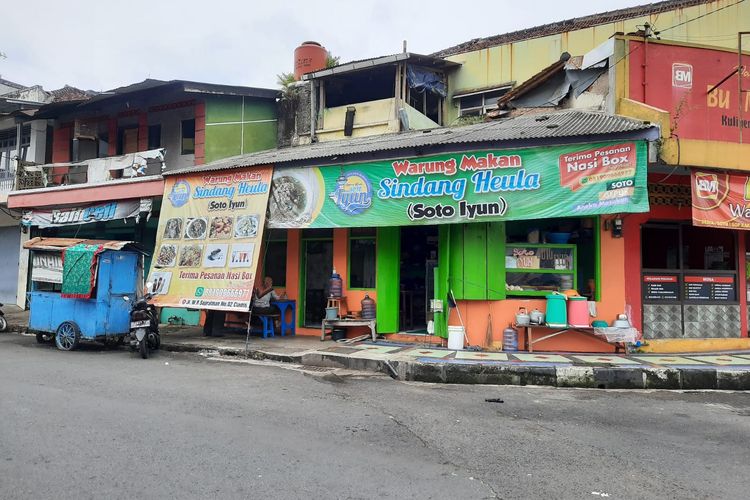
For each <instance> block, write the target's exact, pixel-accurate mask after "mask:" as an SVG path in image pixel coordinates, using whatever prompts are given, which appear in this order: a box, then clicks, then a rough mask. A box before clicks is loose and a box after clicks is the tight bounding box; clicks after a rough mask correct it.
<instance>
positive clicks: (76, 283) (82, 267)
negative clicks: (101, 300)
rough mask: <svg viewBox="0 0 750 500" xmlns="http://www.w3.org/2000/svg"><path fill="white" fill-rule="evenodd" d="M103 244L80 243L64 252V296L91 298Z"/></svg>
mask: <svg viewBox="0 0 750 500" xmlns="http://www.w3.org/2000/svg"><path fill="white" fill-rule="evenodd" d="M102 250H103V247H102V246H101V245H86V244H84V243H79V244H78V245H75V246H72V247H70V248H67V249H65V251H64V252H63V255H62V258H63V280H62V293H61V296H62V297H64V298H72V299H90V298H91V293H92V292H93V290H94V284H95V283H96V265H97V257H98V255H99V254H100V253H101V252H102Z"/></svg>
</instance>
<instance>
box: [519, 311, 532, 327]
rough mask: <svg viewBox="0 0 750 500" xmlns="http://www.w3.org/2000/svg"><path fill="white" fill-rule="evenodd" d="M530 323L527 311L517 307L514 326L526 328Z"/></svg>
mask: <svg viewBox="0 0 750 500" xmlns="http://www.w3.org/2000/svg"><path fill="white" fill-rule="evenodd" d="M530 321H531V317H530V316H529V311H527V310H526V308H525V307H519V308H518V312H517V313H516V324H517V325H518V326H528V325H529V322H530Z"/></svg>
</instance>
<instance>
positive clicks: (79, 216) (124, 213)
mask: <svg viewBox="0 0 750 500" xmlns="http://www.w3.org/2000/svg"><path fill="white" fill-rule="evenodd" d="M150 211H151V198H143V199H135V200H117V201H108V202H104V203H96V204H91V205H84V206H81V207H69V208H59V209H52V210H29V211H28V212H25V213H24V214H23V219H21V224H23V225H24V226H39V227H59V226H69V225H72V224H90V223H92V222H106V221H109V220H117V219H127V218H128V217H138V216H139V215H140V214H141V212H150Z"/></svg>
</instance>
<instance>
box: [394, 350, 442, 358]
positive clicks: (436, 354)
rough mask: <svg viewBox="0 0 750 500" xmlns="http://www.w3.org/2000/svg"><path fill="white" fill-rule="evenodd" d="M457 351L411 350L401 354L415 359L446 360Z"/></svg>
mask: <svg viewBox="0 0 750 500" xmlns="http://www.w3.org/2000/svg"><path fill="white" fill-rule="evenodd" d="M454 352H456V351H444V350H442V349H409V350H408V351H404V352H402V353H400V354H405V355H407V356H414V357H415V358H444V357H446V356H449V355H451V354H453V353H454Z"/></svg>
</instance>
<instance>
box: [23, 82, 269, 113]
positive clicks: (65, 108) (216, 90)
mask: <svg viewBox="0 0 750 500" xmlns="http://www.w3.org/2000/svg"><path fill="white" fill-rule="evenodd" d="M170 89H171V90H178V91H182V92H186V93H197V94H215V95H237V96H245V97H255V98H258V99H276V97H278V96H279V91H278V90H276V89H267V88H260V87H241V86H237V85H219V84H215V83H203V82H192V81H188V80H156V79H153V78H147V79H146V80H143V81H142V82H138V83H134V84H132V85H126V86H124V87H118V88H116V89H112V90H107V91H105V92H100V93H96V94H95V95H91V96H90V97H89V98H88V99H86V100H83V101H80V100H74V101H71V102H59V101H58V100H55V101H54V102H51V103H49V104H47V105H45V106H42V108H41V109H40V111H39V114H38V115H37V117H38V118H56V117H57V116H59V115H60V114H62V113H66V112H71V111H72V110H75V109H87V106H90V105H94V104H97V103H101V102H102V101H106V100H109V99H115V98H118V97H120V96H123V95H130V94H134V93H136V92H148V91H156V90H170ZM84 92H88V91H84Z"/></svg>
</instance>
